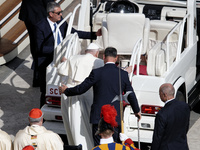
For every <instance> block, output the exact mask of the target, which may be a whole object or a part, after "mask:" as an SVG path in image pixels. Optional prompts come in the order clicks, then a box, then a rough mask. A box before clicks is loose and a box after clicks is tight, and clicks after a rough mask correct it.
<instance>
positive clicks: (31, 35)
mask: <svg viewBox="0 0 200 150" xmlns="http://www.w3.org/2000/svg"><path fill="white" fill-rule="evenodd" d="M24 23H25V25H26V29H27V31H28V34H29V40H30V52H31V55H32V57H33V62H34V68H33V85H34V84H35V85H37V84H38V83H39V75H38V74H39V73H38V58H37V51H36V46H35V45H36V43H35V40H36V39H35V36H34V25H33V24H31V23H29V22H28V21H25V22H24ZM36 82H37V83H36Z"/></svg>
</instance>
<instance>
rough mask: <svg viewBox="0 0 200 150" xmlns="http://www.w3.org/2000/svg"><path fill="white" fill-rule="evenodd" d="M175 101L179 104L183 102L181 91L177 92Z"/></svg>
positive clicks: (183, 97)
mask: <svg viewBox="0 0 200 150" xmlns="http://www.w3.org/2000/svg"><path fill="white" fill-rule="evenodd" d="M176 99H177V100H178V101H181V102H185V96H184V94H183V93H182V92H181V91H177V93H176Z"/></svg>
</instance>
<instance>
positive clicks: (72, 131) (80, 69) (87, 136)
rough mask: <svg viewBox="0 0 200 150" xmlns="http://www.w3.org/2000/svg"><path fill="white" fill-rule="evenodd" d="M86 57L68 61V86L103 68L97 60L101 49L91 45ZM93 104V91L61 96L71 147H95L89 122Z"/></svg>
mask: <svg viewBox="0 0 200 150" xmlns="http://www.w3.org/2000/svg"><path fill="white" fill-rule="evenodd" d="M85 53H86V54H85V55H74V56H72V57H70V58H69V60H66V61H67V65H66V66H67V67H66V69H65V73H66V74H65V75H67V76H68V81H67V86H68V87H74V86H76V85H78V84H80V83H81V82H83V81H84V80H85V78H86V77H88V76H89V74H90V72H91V71H92V69H96V68H99V67H102V66H103V65H104V62H103V60H101V59H99V58H97V57H98V54H99V47H98V46H97V45H96V44H94V43H91V44H90V45H89V46H88V47H87V50H86V51H85ZM92 103H93V89H92V88H91V89H90V90H88V91H87V92H86V93H84V94H82V95H77V96H71V97H66V96H65V95H64V94H62V95H61V112H62V116H63V122H64V126H65V130H66V134H67V138H68V143H69V145H79V144H82V148H83V150H89V149H92V148H93V147H94V142H93V137H92V127H91V124H90V122H89V120H90V119H89V115H90V109H91V108H90V107H91V105H92Z"/></svg>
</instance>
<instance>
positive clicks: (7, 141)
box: [0, 129, 12, 150]
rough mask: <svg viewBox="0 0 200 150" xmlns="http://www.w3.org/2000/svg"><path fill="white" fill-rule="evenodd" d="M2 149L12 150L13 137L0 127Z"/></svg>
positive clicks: (0, 146)
mask: <svg viewBox="0 0 200 150" xmlns="http://www.w3.org/2000/svg"><path fill="white" fill-rule="evenodd" d="M0 150H12V140H11V137H10V136H9V135H8V134H7V133H6V132H4V131H2V130H1V129H0Z"/></svg>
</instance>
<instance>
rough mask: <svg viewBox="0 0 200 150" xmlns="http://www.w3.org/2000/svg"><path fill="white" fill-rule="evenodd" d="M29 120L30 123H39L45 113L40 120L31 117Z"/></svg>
mask: <svg viewBox="0 0 200 150" xmlns="http://www.w3.org/2000/svg"><path fill="white" fill-rule="evenodd" d="M28 118H29V121H30V123H38V122H40V121H41V119H42V118H43V113H42V116H41V117H40V118H31V117H28Z"/></svg>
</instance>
